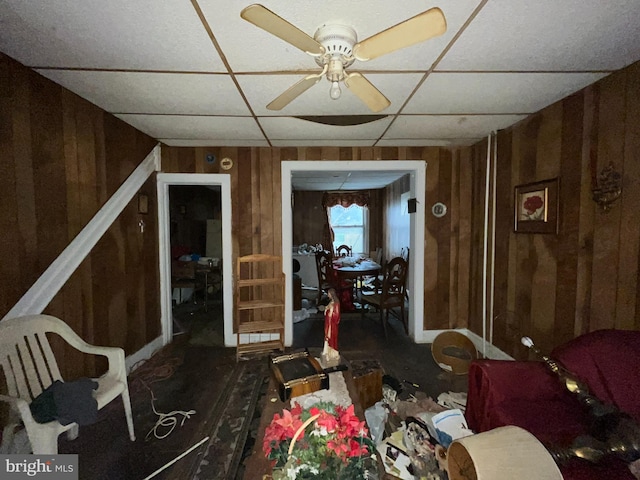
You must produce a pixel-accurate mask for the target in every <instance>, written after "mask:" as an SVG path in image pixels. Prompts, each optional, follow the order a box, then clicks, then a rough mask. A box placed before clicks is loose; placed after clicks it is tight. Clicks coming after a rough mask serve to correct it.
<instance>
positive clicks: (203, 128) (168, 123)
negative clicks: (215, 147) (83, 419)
mask: <svg viewBox="0 0 640 480" xmlns="http://www.w3.org/2000/svg"><path fill="white" fill-rule="evenodd" d="M116 117H118V118H120V119H121V120H123V121H124V122H126V123H128V124H129V125H131V126H133V127H135V128H137V129H138V130H140V131H142V132H144V133H146V134H147V135H150V136H152V137H153V138H167V139H174V140H178V139H182V140H207V141H210V140H215V139H219V140H229V141H239V140H242V141H244V140H263V139H264V136H263V135H262V133H261V132H260V129H259V128H258V126H257V125H256V122H255V121H254V120H253V119H252V118H249V117H244V118H243V117H205V116H190V115H135V114H127V113H125V114H118V115H116Z"/></svg>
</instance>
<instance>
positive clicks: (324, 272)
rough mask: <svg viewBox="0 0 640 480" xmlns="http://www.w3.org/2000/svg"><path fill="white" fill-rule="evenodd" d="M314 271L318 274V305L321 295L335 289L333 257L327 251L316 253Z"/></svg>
mask: <svg viewBox="0 0 640 480" xmlns="http://www.w3.org/2000/svg"><path fill="white" fill-rule="evenodd" d="M316 270H317V272H318V300H317V302H316V304H317V305H320V300H322V293H323V292H326V291H328V290H329V288H331V287H335V273H334V271H333V255H332V254H331V252H330V251H329V250H320V251H318V252H316Z"/></svg>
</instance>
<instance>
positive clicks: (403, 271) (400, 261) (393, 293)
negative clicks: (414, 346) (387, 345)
mask: <svg viewBox="0 0 640 480" xmlns="http://www.w3.org/2000/svg"><path fill="white" fill-rule="evenodd" d="M382 272H383V278H382V287H381V289H380V291H377V292H375V293H373V294H371V295H363V296H362V299H361V302H362V304H363V307H364V306H365V305H371V306H372V307H375V308H376V309H377V310H378V312H379V313H380V322H381V323H382V327H383V328H384V336H385V338H386V337H387V323H388V322H389V312H391V313H393V314H394V315H396V313H395V312H394V311H393V309H394V308H399V309H400V315H399V316H398V318H399V319H400V320H401V321H402V324H403V326H404V331H405V333H407V334H408V333H409V327H408V324H407V318H406V316H405V308H404V301H405V290H406V283H407V262H406V260H405V259H404V258H402V257H395V258H392V259H391V260H389V261H388V262H387V263H386V264H385V265H384V266H383V268H382ZM364 313H365V309H364V308H363V309H362V317H363V318H364ZM396 316H397V315H396Z"/></svg>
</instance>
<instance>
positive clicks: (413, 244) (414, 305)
mask: <svg viewBox="0 0 640 480" xmlns="http://www.w3.org/2000/svg"><path fill="white" fill-rule="evenodd" d="M365 165H366V168H365ZM344 170H347V171H349V170H354V171H365V170H366V171H397V170H404V171H406V172H407V173H408V174H409V175H410V191H409V193H410V197H411V198H415V199H416V200H417V201H416V211H415V213H412V214H411V215H410V249H411V256H410V257H409V278H408V289H409V292H410V298H409V312H408V315H409V320H408V321H409V336H411V337H412V338H413V339H414V341H416V340H419V339H420V337H421V335H422V331H423V327H422V321H423V318H424V314H423V311H424V291H423V289H422V288H414V285H423V284H424V279H423V269H421V268H420V269H418V268H416V266H417V265H424V248H423V245H424V238H425V231H424V222H425V189H426V163H425V162H424V161H415V160H397V161H375V162H366V163H364V162H362V161H357V162H354V161H340V162H338V161H323V162H313V161H283V162H282V166H281V171H282V263H283V271H284V273H285V282H286V285H285V292H287V294H286V295H285V345H287V346H290V345H292V343H293V295H292V294H291V292H292V291H293V286H292V273H293V208H292V206H291V199H292V192H293V188H292V180H291V177H292V174H293V173H294V172H305V171H306V172H312V171H328V172H337V171H344Z"/></svg>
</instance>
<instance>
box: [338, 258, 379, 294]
mask: <svg viewBox="0 0 640 480" xmlns="http://www.w3.org/2000/svg"><path fill="white" fill-rule="evenodd" d="M333 269H334V270H335V272H336V274H337V276H338V278H340V279H342V280H353V281H354V297H355V298H357V297H358V292H360V293H362V283H363V278H364V277H377V276H378V274H379V273H380V270H381V269H382V266H381V265H380V264H379V263H376V262H374V261H373V260H371V259H370V258H361V257H336V258H334V259H333ZM358 285H359V286H358Z"/></svg>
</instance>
